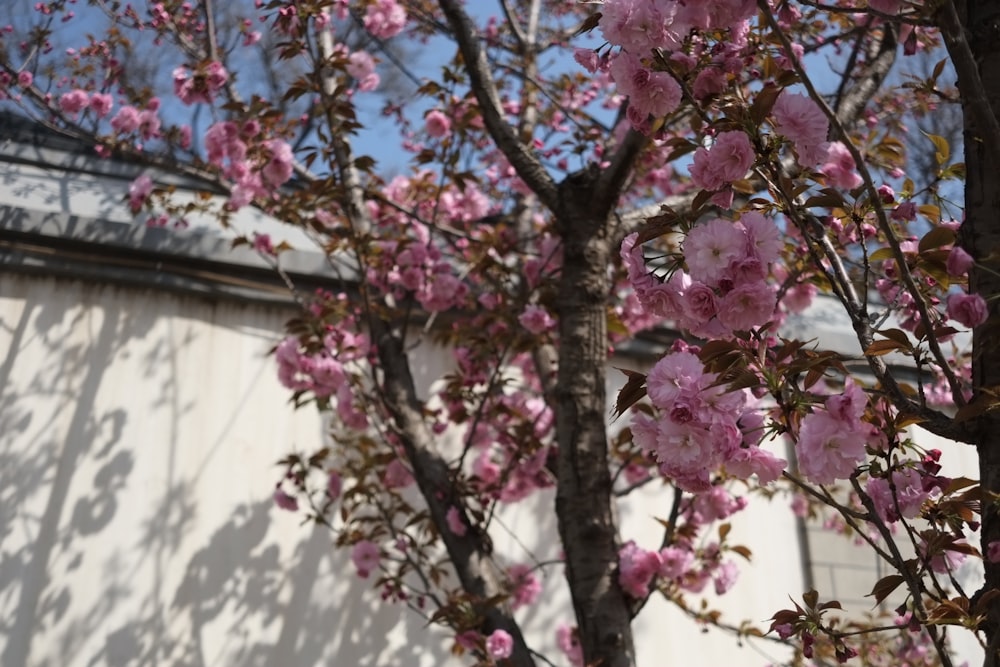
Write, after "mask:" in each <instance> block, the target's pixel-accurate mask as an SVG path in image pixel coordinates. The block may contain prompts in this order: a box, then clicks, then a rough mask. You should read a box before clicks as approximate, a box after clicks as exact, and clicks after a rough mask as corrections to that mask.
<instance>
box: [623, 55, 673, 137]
mask: <svg viewBox="0 0 1000 667" xmlns="http://www.w3.org/2000/svg"><path fill="white" fill-rule="evenodd" d="M610 72H611V78H612V80H613V81H614V82H615V84H617V86H618V90H619V91H620V92H621V93H622V94H623V95H628V98H629V102H628V111H627V114H628V119H629V122H630V123H632V127H634V128H635V129H636V130H639V131H647V130H648V128H649V117H650V116H652V117H654V118H660V117H663V116H666V115H667V114H669V113H670V112H672V111H673V110H674V109H676V108H677V106H678V105H679V104H680V102H681V87H680V85H679V84H678V83H677V81H675V80H674V77H673V76H671V75H670V74H669V73H668V72H656V71H653V70H651V69H649V68H647V67H645V66H643V64H642V62H641V61H640V60H639V59H638V58H636V57H635V56H633V55H632V54H631V53H627V52H624V51H622V52H621V53H619V54H618V55H617V56H615V58H614V60H612V61H611V69H610Z"/></svg>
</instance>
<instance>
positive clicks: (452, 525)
mask: <svg viewBox="0 0 1000 667" xmlns="http://www.w3.org/2000/svg"><path fill="white" fill-rule="evenodd" d="M445 521H446V522H447V523H448V530H450V531H451V532H452V533H454V534H455V535H457V536H459V537H463V536H464V535H465V534H466V533H467V532H468V530H469V527H468V526H466V525H465V522H464V521H463V520H462V514H461V512H459V511H458V508H456V507H449V508H448V512H447V513H446V514H445Z"/></svg>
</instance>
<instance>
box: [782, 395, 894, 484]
mask: <svg viewBox="0 0 1000 667" xmlns="http://www.w3.org/2000/svg"><path fill="white" fill-rule="evenodd" d="M867 406H868V399H867V397H866V396H865V393H864V391H863V390H862V389H861V387H859V386H858V385H856V384H855V383H854V381H853V380H852V379H851V378H848V379H847V381H846V383H845V385H844V392H843V393H842V394H839V395H834V396H830V397H829V398H827V399H826V405H825V407H826V409H825V410H823V409H817V410H814V411H813V412H810V413H809V414H808V415H806V416H805V417H804V418H803V419H802V423H801V425H800V427H799V434H798V440H797V441H796V443H795V454H796V456H797V458H798V462H799V471H800V472H801V473H802V474H803V475H805V477H806V478H807V479H808V480H809V481H811V482H814V483H816V484H832V483H833V482H835V481H836V480H838V479H847V478H849V477H850V476H851V474H852V473H853V472H854V470H855V468H857V466H858V464H859V463H861V462H862V461H863V460H864V459H865V446H866V445H867V444H869V443H872V444H875V436H876V435H877V433H875V432H874V431H873V427H872V426H871V425H870V424H868V423H867V422H865V421H863V420H862V419H861V417H862V415H864V413H865V409H866V408H867Z"/></svg>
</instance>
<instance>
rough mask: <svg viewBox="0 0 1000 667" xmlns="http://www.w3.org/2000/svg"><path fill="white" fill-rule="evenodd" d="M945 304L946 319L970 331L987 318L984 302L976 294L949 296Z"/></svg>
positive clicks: (958, 293)
mask: <svg viewBox="0 0 1000 667" xmlns="http://www.w3.org/2000/svg"><path fill="white" fill-rule="evenodd" d="M947 304H948V317H950V318H951V319H953V320H955V321H956V322H958V323H959V324H961V325H963V326H966V327H968V328H970V329H972V328H973V327H978V326H979V325H980V324H982V323H983V322H985V321H986V318H987V317H989V310H988V308H987V305H986V301H985V300H984V299H983V297H981V296H979V295H978V294H962V293H960V292H956V293H954V294H949V295H948V301H947Z"/></svg>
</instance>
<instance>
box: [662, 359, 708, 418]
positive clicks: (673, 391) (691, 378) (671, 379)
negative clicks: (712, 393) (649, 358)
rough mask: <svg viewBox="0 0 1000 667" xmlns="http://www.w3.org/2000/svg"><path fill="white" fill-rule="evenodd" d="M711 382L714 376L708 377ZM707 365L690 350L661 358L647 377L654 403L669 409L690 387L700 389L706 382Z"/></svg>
mask: <svg viewBox="0 0 1000 667" xmlns="http://www.w3.org/2000/svg"><path fill="white" fill-rule="evenodd" d="M707 380H708V381H709V383H711V380H712V378H707ZM705 381H706V378H705V366H704V365H703V364H702V363H701V360H700V359H698V357H697V356H695V355H694V354H692V353H690V352H672V353H671V354H668V355H666V356H664V357H663V358H661V359H660V360H659V361H657V362H656V364H655V365H654V366H653V368H652V369H651V370H650V371H649V374H648V375H647V377H646V390H647V392H648V393H649V398H650V400H652V401H653V404H654V405H656V406H657V407H659V408H661V409H668V408H669V407H670V406H671V405H672V404H673V402H674V401H675V400H676V399H677V398H678V397H679V396H680V395H681V391H682V390H684V389H688V388H690V387H695V388H697V390H698V391H700V390H701V389H702V388H703V385H704V384H705Z"/></svg>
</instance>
